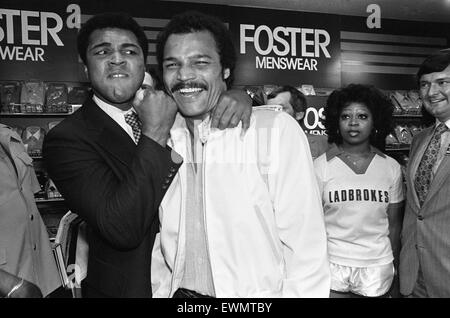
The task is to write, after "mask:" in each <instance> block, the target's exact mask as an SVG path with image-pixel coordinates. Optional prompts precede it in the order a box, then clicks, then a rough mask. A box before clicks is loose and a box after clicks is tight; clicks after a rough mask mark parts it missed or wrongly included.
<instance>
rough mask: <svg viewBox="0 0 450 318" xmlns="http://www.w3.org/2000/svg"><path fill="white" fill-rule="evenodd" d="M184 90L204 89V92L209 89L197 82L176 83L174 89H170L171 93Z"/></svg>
mask: <svg viewBox="0 0 450 318" xmlns="http://www.w3.org/2000/svg"><path fill="white" fill-rule="evenodd" d="M183 88H201V89H204V90H208V87H207V86H206V85H205V84H203V83H196V82H190V83H183V82H180V83H176V84H175V85H173V86H172V88H171V89H170V91H171V92H172V93H175V91H178V90H180V89H183Z"/></svg>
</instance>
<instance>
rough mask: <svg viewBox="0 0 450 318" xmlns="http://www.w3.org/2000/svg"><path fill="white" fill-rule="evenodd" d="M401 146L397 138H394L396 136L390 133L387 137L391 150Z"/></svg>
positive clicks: (387, 143) (387, 144)
mask: <svg viewBox="0 0 450 318" xmlns="http://www.w3.org/2000/svg"><path fill="white" fill-rule="evenodd" d="M399 145H400V142H399V141H398V139H397V137H395V136H394V134H392V133H390V134H389V135H387V136H386V146H388V147H389V148H395V147H398V146H399Z"/></svg>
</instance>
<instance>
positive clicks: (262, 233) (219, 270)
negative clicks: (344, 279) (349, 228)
mask: <svg viewBox="0 0 450 318" xmlns="http://www.w3.org/2000/svg"><path fill="white" fill-rule="evenodd" d="M268 116H269V117H270V116H274V117H272V118H273V119H269V120H268V118H269V117H268ZM258 121H259V123H258ZM264 123H270V125H272V126H273V127H272V130H271V132H270V133H268V129H269V128H268V129H265V128H262V127H261V126H262V125H264ZM199 129H200V139H201V140H203V141H206V140H207V142H206V143H205V144H204V146H203V169H204V170H203V172H204V173H203V176H204V180H203V189H204V190H203V191H204V195H203V197H204V202H203V204H204V211H205V227H206V232H207V244H208V247H209V256H210V261H211V270H212V276H213V280H214V287H215V292H216V296H217V297H220V298H224V297H227V298H228V297H328V295H329V291H330V274H329V264H328V257H327V241H326V233H325V226H324V220H323V210H322V205H321V199H320V195H319V190H318V186H317V183H316V178H315V175H314V168H313V163H312V160H311V154H310V150H309V147H308V141H307V139H306V136H305V134H304V133H303V131H302V129H301V128H300V126H299V125H298V124H297V122H296V121H295V120H294V119H293V118H292V117H291V116H289V115H287V114H286V113H283V112H274V111H270V110H258V111H254V112H253V115H252V119H251V124H250V128H249V130H248V131H247V133H246V135H245V137H244V138H243V139H242V138H241V137H240V133H241V128H240V126H239V127H236V128H233V129H226V130H215V131H212V130H211V131H210V129H209V124H208V123H205V121H204V122H203V123H202V124H201V125H199ZM268 139H270V146H269V147H266V145H267V144H266V141H267V140H268ZM188 143H190V135H189V131H188V130H187V128H186V124H185V121H184V119H183V118H182V117H181V116H179V117H178V118H177V119H176V121H175V124H174V126H173V128H172V130H171V138H170V141H169V145H170V146H171V147H172V148H173V149H174V150H175V151H177V152H178V153H179V154H180V155H182V156H183V158H185V162H186V158H187V159H189V158H190V157H192V156H191V155H190V154H189V153H187V149H188V148H187V146H186V145H187V144H188ZM257 143H259V144H258V145H257ZM268 148H270V149H269V150H267V149H268ZM257 151H260V153H261V154H262V155H259V156H258V155H257V154H256V153H257ZM258 158H259V160H260V161H262V160H261V159H264V160H263V161H266V163H267V165H260V166H258V163H257V159H258ZM266 173H267V175H266ZM265 178H267V179H265ZM187 186H188V185H187V184H186V166H185V165H184V164H183V165H182V166H181V168H180V169H179V171H178V174H177V176H176V177H175V178H174V180H173V181H172V184H171V186H170V187H169V189H168V191H167V193H166V195H165V197H164V199H163V201H162V203H161V206H160V211H159V217H160V222H161V228H160V234H158V236H157V238H156V241H155V245H154V248H153V256H152V289H153V297H171V296H172V295H173V293H174V292H175V291H176V290H177V289H178V287H179V285H180V283H181V281H182V278H183V271H184V258H185V250H184V247H185V236H186V235H185V205H186V202H185V196H186V187H187Z"/></svg>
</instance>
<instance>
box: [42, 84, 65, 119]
mask: <svg viewBox="0 0 450 318" xmlns="http://www.w3.org/2000/svg"><path fill="white" fill-rule="evenodd" d="M45 111H46V112H48V113H67V112H68V108H67V86H66V84H64V83H47V90H46V95H45Z"/></svg>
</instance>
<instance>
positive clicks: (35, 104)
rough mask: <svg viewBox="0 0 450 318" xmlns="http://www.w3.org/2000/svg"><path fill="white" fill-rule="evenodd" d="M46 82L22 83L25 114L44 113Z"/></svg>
mask: <svg viewBox="0 0 450 318" xmlns="http://www.w3.org/2000/svg"><path fill="white" fill-rule="evenodd" d="M44 91H45V88H44V82H42V81H38V80H28V81H24V82H23V83H22V92H21V94H20V103H21V106H22V112H23V113H42V112H43V111H44Z"/></svg>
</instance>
